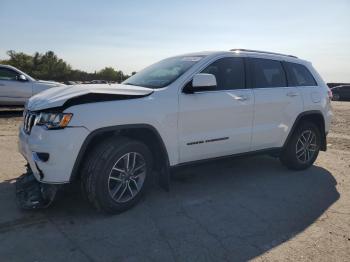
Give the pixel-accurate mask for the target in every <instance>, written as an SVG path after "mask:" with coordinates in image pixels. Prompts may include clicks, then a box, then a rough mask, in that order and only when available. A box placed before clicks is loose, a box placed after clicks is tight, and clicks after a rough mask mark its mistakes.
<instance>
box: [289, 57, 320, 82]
mask: <svg viewBox="0 0 350 262" xmlns="http://www.w3.org/2000/svg"><path fill="white" fill-rule="evenodd" d="M285 64H286V68H287V75H288V81H289V85H291V86H317V83H316V81H315V78H314V77H313V76H312V74H311V73H310V71H309V69H307V68H306V66H304V65H301V64H297V63H290V62H285Z"/></svg>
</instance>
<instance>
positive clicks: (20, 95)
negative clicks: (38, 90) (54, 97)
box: [0, 67, 32, 104]
mask: <svg viewBox="0 0 350 262" xmlns="http://www.w3.org/2000/svg"><path fill="white" fill-rule="evenodd" d="M18 77H19V73H18V72H16V71H15V70H12V69H10V68H6V67H0V102H1V103H3V104H23V103H24V102H25V101H26V100H27V99H28V98H29V97H31V96H32V83H31V81H19V80H18Z"/></svg>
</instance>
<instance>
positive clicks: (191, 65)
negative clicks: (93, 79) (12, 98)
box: [17, 49, 332, 212]
mask: <svg viewBox="0 0 350 262" xmlns="http://www.w3.org/2000/svg"><path fill="white" fill-rule="evenodd" d="M331 116H332V112H331V107H330V92H329V89H328V87H327V85H326V84H325V83H324V81H323V80H322V79H321V77H320V76H319V74H318V73H317V72H316V71H315V69H314V68H313V67H312V65H311V63H309V62H307V61H304V60H301V59H298V58H297V57H294V56H289V55H283V54H277V53H271V52H262V51H255V50H243V49H240V50H238V49H233V50H231V51H228V52H201V53H193V54H186V55H180V56H176V57H171V58H168V59H165V60H162V61H160V62H158V63H156V64H153V65H151V66H149V67H147V68H146V69H144V70H142V71H140V72H139V73H137V74H136V75H134V76H132V77H130V78H129V79H127V80H126V81H125V82H123V83H122V84H115V85H110V86H106V85H86V86H85V85H80V86H79V85H78V86H74V87H64V88H53V89H49V90H46V91H44V92H42V93H40V94H38V95H36V96H34V97H32V98H31V99H30V100H29V103H28V105H27V107H26V109H25V116H24V123H23V126H22V127H21V128H20V134H19V138H20V139H19V140H20V142H19V150H20V152H21V153H22V155H23V156H24V157H25V158H26V160H27V161H28V163H29V165H28V172H27V174H26V175H25V176H23V177H22V178H21V179H19V180H18V181H19V182H18V183H17V184H18V190H17V195H18V198H19V202H20V203H21V205H22V206H23V207H27V208H36V207H42V206H47V205H48V204H49V203H50V202H51V201H52V199H53V198H54V195H55V192H56V189H57V188H58V186H57V185H59V184H64V183H71V182H72V181H75V180H79V181H81V184H82V189H83V191H84V192H85V194H86V196H87V197H88V199H89V200H90V202H91V203H92V204H93V205H94V206H95V207H96V208H97V209H99V210H103V211H107V212H120V211H123V210H126V209H128V208H130V207H131V206H133V205H134V204H135V203H136V202H137V201H138V200H139V199H140V197H141V196H142V193H143V191H144V189H145V187H146V185H147V183H148V182H149V181H150V180H151V176H152V174H155V173H156V174H158V175H159V179H160V182H161V185H162V186H163V187H165V188H166V189H168V187H169V174H170V171H171V170H172V169H173V168H176V167H179V166H184V165H189V164H194V163H198V162H201V161H206V160H210V159H216V158H221V157H227V156H235V155H242V154H252V153H254V154H255V153H257V152H259V153H269V154H273V155H278V156H279V158H280V160H281V161H282V163H283V164H284V165H286V166H287V167H288V168H291V169H295V170H300V169H305V168H308V167H309V166H311V165H312V164H313V162H314V161H315V159H316V157H317V155H318V153H319V151H320V150H326V145H327V143H326V135H327V133H328V130H329V126H330V122H331ZM152 171H158V172H152ZM32 174H33V175H34V177H35V179H33V178H31V177H33V175H32ZM38 182H39V183H38ZM33 185H36V186H33ZM33 188H34V189H33ZM35 192H36V193H35ZM38 192H39V193H38Z"/></svg>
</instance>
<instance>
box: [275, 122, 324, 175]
mask: <svg viewBox="0 0 350 262" xmlns="http://www.w3.org/2000/svg"><path fill="white" fill-rule="evenodd" d="M320 145H321V134H320V131H319V129H318V127H317V126H316V125H314V124H313V123H310V122H303V123H301V124H300V125H299V126H298V127H297V128H296V130H295V131H294V133H293V135H292V137H291V139H290V140H289V141H288V144H287V145H286V147H285V148H284V150H283V151H282V153H281V156H280V160H281V162H282V163H283V164H284V165H285V166H287V167H288V168H289V169H293V170H302V169H306V168H308V167H310V166H311V165H312V164H313V163H314V162H315V160H316V158H317V156H318V153H319V151H320Z"/></svg>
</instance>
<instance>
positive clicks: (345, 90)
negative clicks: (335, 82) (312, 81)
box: [331, 85, 350, 101]
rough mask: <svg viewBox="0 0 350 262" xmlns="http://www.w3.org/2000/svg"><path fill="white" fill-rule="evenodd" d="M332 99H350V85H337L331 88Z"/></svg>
mask: <svg viewBox="0 0 350 262" xmlns="http://www.w3.org/2000/svg"><path fill="white" fill-rule="evenodd" d="M331 90H332V93H333V100H334V101H340V100H345V101H350V85H339V86H335V87H333V88H331Z"/></svg>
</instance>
